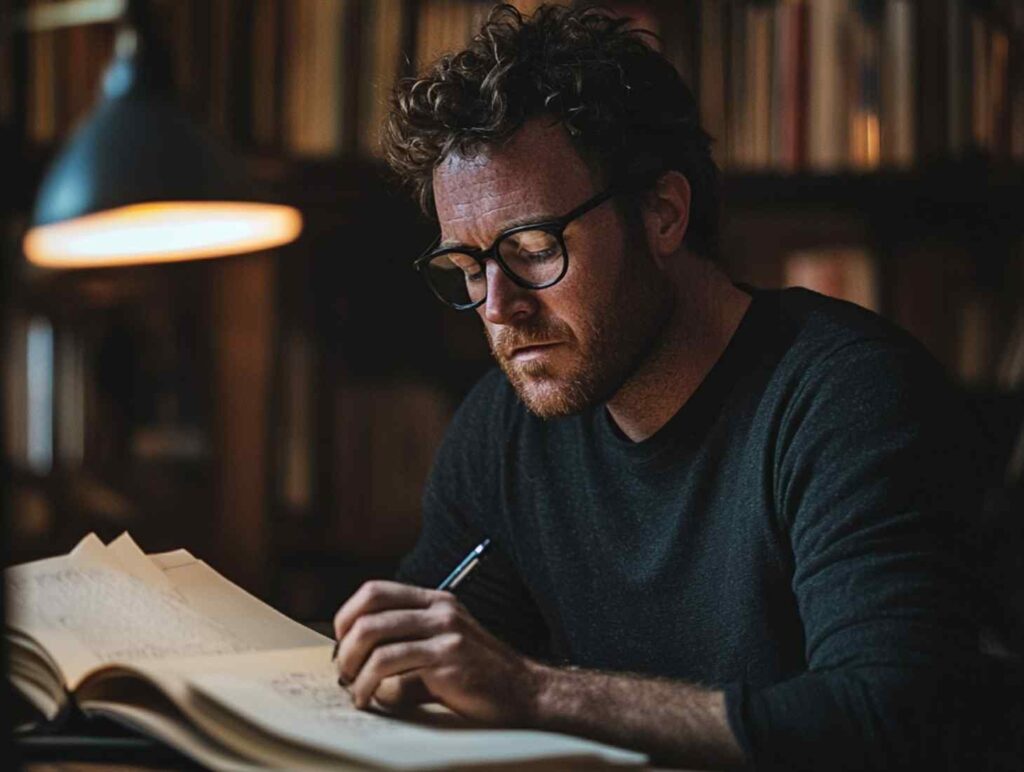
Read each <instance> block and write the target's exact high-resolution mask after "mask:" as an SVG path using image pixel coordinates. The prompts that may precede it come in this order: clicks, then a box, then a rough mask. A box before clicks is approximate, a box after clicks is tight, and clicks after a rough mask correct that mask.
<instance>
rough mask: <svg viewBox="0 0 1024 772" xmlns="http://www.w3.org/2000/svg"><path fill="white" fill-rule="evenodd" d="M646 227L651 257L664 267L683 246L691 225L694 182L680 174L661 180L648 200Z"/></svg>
mask: <svg viewBox="0 0 1024 772" xmlns="http://www.w3.org/2000/svg"><path fill="white" fill-rule="evenodd" d="M643 217H644V226H645V228H646V229H647V243H648V245H649V246H650V249H651V256H652V257H653V258H654V260H655V262H656V263H657V264H658V265H659V266H660V267H662V268H664V267H665V265H666V262H667V260H668V259H669V258H670V257H671V256H672V255H674V254H675V253H676V252H677V251H678V250H679V248H680V246H681V245H682V243H683V237H684V236H686V230H687V228H688V227H689V224H690V183H689V181H688V180H687V179H686V177H684V176H683V175H682V174H681V173H680V172H677V171H668V172H665V173H664V174H662V175H661V177H659V178H658V181H657V182H656V183H655V184H654V187H653V189H652V190H651V191H650V192H648V194H647V195H646V196H645V200H644V214H643Z"/></svg>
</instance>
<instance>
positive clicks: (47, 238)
mask: <svg viewBox="0 0 1024 772" xmlns="http://www.w3.org/2000/svg"><path fill="white" fill-rule="evenodd" d="M61 5H62V6H64V8H63V10H64V11H66V13H64V14H61V13H60V12H59V11H60V10H61V9H60V8H59V7H58V10H57V12H56V13H52V15H51V16H50V17H49V18H47V17H46V16H42V15H40V16H39V17H38V18H37V19H36V20H35V22H36V23H35V25H33V19H32V17H31V16H30V15H29V16H26V22H27V23H26V26H28V27H29V28H32V27H33V26H35V28H36V29H42V28H54V27H58V26H68V25H69V24H71V23H76V22H75V18H76V17H75V14H74V13H73V12H74V11H75V9H76V7H78V8H79V9H80V10H81V11H82V14H81V15H80V16H79V17H78V21H77V23H84V22H92V21H111V20H118V21H119V23H120V26H119V29H118V31H117V36H116V42H115V55H114V59H113V61H112V62H111V64H110V65H109V67H108V69H107V71H106V73H105V75H104V77H103V88H102V96H101V98H100V101H99V103H98V105H97V106H96V108H95V109H94V110H93V112H92V113H91V114H90V115H89V116H88V118H87V119H86V120H85V121H84V122H83V123H82V124H81V126H80V127H79V128H78V129H77V130H76V131H75V132H74V134H73V136H72V137H71V139H70V141H69V142H68V143H67V145H66V146H65V147H64V148H63V149H62V150H61V152H60V153H59V154H58V156H57V158H56V160H55V161H54V162H53V164H52V166H51V167H50V169H49V170H48V172H47V173H46V176H45V178H44V180H43V183H42V186H41V187H40V190H39V194H38V198H37V200H36V204H35V209H34V212H33V216H32V224H31V228H30V230H29V231H28V233H27V234H26V236H25V239H24V244H23V247H24V251H25V255H26V256H27V257H28V259H29V260H30V261H31V262H33V263H35V264H38V265H41V266H48V267H60V268H84V267H97V266H115V265H136V264H140V263H157V262H173V261H181V260H194V259H200V258H210V257H219V256H223V255H232V254H239V253H242V252H252V251H256V250H261V249H269V248H271V247H275V246H279V245H281V244H285V243H288V242H290V241H292V240H294V239H295V238H296V237H297V236H298V235H299V232H300V231H301V230H302V217H301V215H300V214H299V212H298V211H297V210H295V209H294V208H292V207H289V206H282V205H277V204H272V203H267V202H265V201H262V200H260V199H259V198H258V197H257V196H254V193H253V186H252V183H251V181H250V180H248V179H246V175H245V174H244V173H243V170H242V168H241V166H240V164H239V163H238V162H237V161H236V160H235V159H234V158H232V157H231V156H230V155H229V154H228V153H226V152H225V151H224V150H222V149H221V148H219V147H218V146H217V144H216V143H215V142H214V141H213V139H212V138H211V137H209V136H208V135H207V134H206V133H205V132H203V131H201V130H200V129H199V128H198V127H197V126H196V125H195V124H194V123H192V122H191V121H190V120H189V119H188V118H187V117H186V115H185V114H184V112H183V111H182V110H181V109H180V108H179V107H177V106H176V105H175V103H174V100H173V97H172V88H171V76H170V66H169V58H168V57H167V55H166V52H165V51H163V50H161V48H160V46H159V41H158V40H157V37H156V36H155V35H154V34H153V31H152V25H151V21H150V16H149V13H148V10H149V9H148V7H147V4H146V3H145V2H143V1H142V0H127V1H126V2H125V1H122V2H109V1H108V2H104V3H96V2H89V1H88V0H73V1H72V2H67V3H63V4H61ZM98 6H101V7H102V8H108V9H109V10H110V12H111V13H112V14H113V15H108V16H107V17H106V18H104V15H103V14H98V13H95V11H96V10H97V7H98ZM44 7H47V8H51V6H44ZM102 8H101V9H102ZM90 11H92V12H93V13H92V15H90V14H89V12H90Z"/></svg>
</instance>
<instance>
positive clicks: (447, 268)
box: [413, 186, 622, 311]
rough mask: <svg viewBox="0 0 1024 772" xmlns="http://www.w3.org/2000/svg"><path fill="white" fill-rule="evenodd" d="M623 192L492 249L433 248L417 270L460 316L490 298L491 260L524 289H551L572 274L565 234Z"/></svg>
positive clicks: (511, 233) (502, 239) (521, 230)
mask: <svg viewBox="0 0 1024 772" xmlns="http://www.w3.org/2000/svg"><path fill="white" fill-rule="evenodd" d="M621 190H622V189H621V188H620V187H619V186H612V187H610V188H607V189H606V190H603V191H601V192H600V193H598V194H597V195H596V196H594V197H592V198H588V199H587V200H586V201H584V202H583V203H582V204H580V205H579V206H578V207H576V208H575V209H573V210H572V211H571V212H569V213H568V214H566V215H564V216H563V217H559V218H558V219H555V220H545V221H544V222H537V223H530V224H528V225H517V226H516V227H514V228H509V229H508V230H506V231H502V232H501V233H500V234H499V235H498V238H496V239H495V240H494V243H493V244H491V246H490V247H488V248H487V249H473V248H472V247H463V246H456V247H442V248H441V249H433V248H432V249H430V250H428V251H427V252H426V253H424V254H423V255H421V256H420V257H418V258H416V261H415V262H414V263H413V267H414V268H415V269H416V270H417V271H419V272H420V273H421V274H423V278H425V279H426V280H427V285H428V286H429V287H430V289H431V290H432V291H433V293H434V294H435V295H436V296H437V297H438V299H439V300H440V301H441V302H442V303H445V304H446V305H449V306H451V307H452V308H454V309H456V310H458V311H468V310H469V309H471V308H476V307H477V306H479V305H480V304H481V303H483V302H484V301H485V300H486V299H487V269H486V267H485V261H487V260H488V259H493V260H494V262H496V263H497V264H498V265H499V266H500V267H501V270H502V271H503V272H504V273H505V275H506V276H508V278H509V279H511V280H512V281H513V282H515V283H516V284H517V285H519V286H520V287H524V288H526V289H533V290H539V289H545V288H546V287H550V286H552V285H553V284H557V283H558V282H559V281H560V280H561V279H562V277H563V276H565V273H566V271H568V270H569V252H568V250H567V249H566V248H565V238H564V235H563V234H564V233H565V228H566V226H567V225H568V224H569V223H571V222H572V221H573V220H575V219H577V218H579V217H582V216H583V215H585V214H586V213H587V212H589V211H590V210H591V209H595V208H597V207H598V206H600V205H601V204H603V203H604V202H605V201H607V200H608V199H610V198H612V197H613V196H615V195H617V194H618V193H620V192H621Z"/></svg>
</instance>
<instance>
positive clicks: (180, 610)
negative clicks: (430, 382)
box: [5, 534, 646, 770]
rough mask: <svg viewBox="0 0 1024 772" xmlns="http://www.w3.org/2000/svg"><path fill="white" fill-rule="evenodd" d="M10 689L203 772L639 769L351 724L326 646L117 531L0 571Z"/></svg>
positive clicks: (611, 756)
mask: <svg viewBox="0 0 1024 772" xmlns="http://www.w3.org/2000/svg"><path fill="white" fill-rule="evenodd" d="M5 578H6V582H7V588H8V589H7V591H8V596H7V602H8V619H7V631H6V635H7V638H8V644H9V648H10V672H9V678H10V680H11V681H12V683H13V684H14V686H15V687H16V688H17V689H18V690H19V691H20V692H21V693H22V694H24V695H25V697H26V698H27V699H28V700H29V701H30V702H31V703H32V704H33V705H34V706H35V707H36V708H38V709H39V711H40V713H41V715H42V716H43V717H45V719H46V720H48V721H59V720H60V719H61V716H62V715H63V714H65V713H66V711H67V710H68V709H69V706H70V705H71V700H72V699H73V700H74V702H75V703H77V705H78V707H79V708H80V709H81V710H82V711H83V712H84V713H85V714H86V715H101V716H105V717H108V718H112V719H114V720H116V721H118V722H120V723H123V724H126V725H128V726H130V727H133V728H134V729H136V730H138V731H140V732H142V733H144V734H147V735H150V736H152V737H155V738H157V739H158V740H161V741H163V742H165V743H167V744H168V745H171V746H173V747H174V748H177V749H178V750H180V751H181V752H183V753H185V754H186V755H188V756H190V757H192V758H193V759H195V760H196V761H197V762H199V763H200V764H202V765H204V766H207V767H210V768H214V769H230V770H234V769H263V768H267V767H270V768H284V769H294V770H303V769H314V768H315V769H323V768H326V767H331V768H334V769H339V768H340V769H360V768H364V767H374V768H382V767H383V768H392V769H431V768H439V767H445V768H449V767H452V766H472V767H501V766H505V765H515V766H516V767H517V768H518V767H521V766H532V765H534V764H536V765H539V766H554V767H556V768H562V767H565V766H567V765H569V764H573V763H579V764H583V765H586V766H588V767H589V766H594V765H598V764H633V765H635V764H642V763H644V762H646V757H644V756H643V755H641V754H638V753H634V752H631V751H625V750H621V749H618V748H613V747H610V746H607V745H602V744H600V743H596V742H592V741H590V740H585V739H581V738H576V737H569V736H566V735H560V734H555V733H549V732H538V731H530V730H504V729H493V728H486V727H480V726H474V725H472V724H470V723H468V722H466V721H464V720H462V719H460V718H459V717H458V716H456V715H454V714H453V713H451V712H449V711H446V710H444V709H441V708H440V707H439V706H433V707H434V708H436V709H430V708H428V709H424V710H422V711H420V712H419V713H417V714H415V715H414V716H413V717H409V718H407V717H404V716H403V718H402V719H398V718H395V717H391V716H387V715H384V714H382V713H376V712H369V711H360V710H357V709H355V708H354V707H353V706H352V702H351V700H350V699H349V697H348V694H347V693H346V692H345V691H344V690H343V689H342V688H341V687H340V686H338V684H337V676H336V674H335V671H334V665H333V664H332V663H331V661H330V659H331V649H332V641H331V640H329V639H328V638H325V637H324V636H322V635H319V634H318V633H315V632H313V631H312V630H310V629H308V628H306V627H304V626H302V625H300V624H298V623H297V622H294V621H292V620H291V619H288V618H287V617H286V616H284V615H283V614H280V613H278V612H277V611H275V610H274V609H272V608H271V607H269V606H267V605H266V604H264V603H263V602H261V601H259V600H257V599H256V598H254V597H253V596H251V595H249V594H248V593H246V592H244V591H243V590H242V589H241V588H239V587H237V586H236V585H234V584H232V583H231V582H229V581H228V580H226V579H225V578H224V577H222V576H220V575H219V574H218V573H217V572H216V571H214V570H213V569H211V568H210V567H209V566H208V565H206V564H205V563H204V562H202V561H201V560H197V559H195V558H194V557H193V556H192V555H191V554H189V553H188V552H186V551H185V550H177V551H175V552H168V553H163V554H159V555H152V556H150V555H146V554H145V553H143V552H142V551H141V550H140V549H139V548H138V546H136V544H135V543H134V542H133V541H132V539H131V538H130V537H129V536H128V535H127V534H124V535H122V536H121V537H120V538H118V539H116V540H115V541H113V542H111V543H110V544H109V545H104V544H103V543H102V542H101V541H100V540H99V539H98V538H97V537H96V536H95V535H90V536H88V537H86V538H85V539H83V540H82V541H81V542H80V543H79V545H78V546H77V547H76V548H75V549H74V550H73V551H72V552H71V553H69V554H68V555H64V556H61V557H56V558H50V559H47V560H40V561H36V562H34V563H27V564H24V565H20V566H14V567H12V568H8V569H6V571H5Z"/></svg>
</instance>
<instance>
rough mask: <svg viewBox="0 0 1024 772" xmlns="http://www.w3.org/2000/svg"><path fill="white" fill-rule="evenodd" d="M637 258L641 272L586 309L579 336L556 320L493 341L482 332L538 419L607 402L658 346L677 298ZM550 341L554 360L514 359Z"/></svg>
mask: <svg viewBox="0 0 1024 772" xmlns="http://www.w3.org/2000/svg"><path fill="white" fill-rule="evenodd" d="M637 257H638V258H639V259H640V260H643V259H644V258H647V261H646V264H645V269H646V270H641V271H636V270H635V269H624V270H623V271H622V273H621V275H620V276H619V277H618V278H619V281H617V282H615V283H614V284H613V285H612V289H611V291H610V293H609V297H607V298H598V299H594V300H593V302H590V303H588V306H587V308H586V309H585V311H586V313H585V315H584V316H583V317H582V318H581V319H580V321H579V322H578V323H577V329H578V334H577V333H576V332H574V331H573V328H572V327H570V326H569V325H568V324H566V323H565V322H564V321H562V320H560V319H546V318H541V317H538V318H536V319H532V320H530V321H528V322H526V323H524V324H522V325H518V326H511V325H508V326H504V327H501V328H500V329H499V330H498V331H497V332H496V333H495V334H492V333H491V331H490V330H489V329H487V328H485V331H486V333H487V342H488V345H489V346H490V349H491V354H492V355H493V356H494V358H495V360H496V361H497V363H498V365H499V366H500V367H501V369H502V371H503V372H504V373H505V376H506V377H507V378H508V380H509V383H511V384H512V387H513V388H514V389H515V391H516V393H517V394H518V395H519V399H520V400H521V401H522V402H523V404H524V405H525V406H526V408H527V409H528V410H529V411H530V412H531V413H533V414H534V415H536V416H537V417H539V418H544V419H550V418H560V417H563V416H568V415H574V414H576V413H581V412H583V411H585V410H588V409H590V408H592V407H594V406H596V405H598V404H601V403H604V402H607V401H608V400H610V399H611V398H612V397H613V396H614V395H615V393H616V392H618V391H619V389H621V388H622V386H623V385H624V384H625V383H626V382H627V381H628V380H629V379H630V377H631V376H632V375H633V374H634V373H635V372H636V371H637V369H638V368H639V367H640V366H641V365H642V364H643V362H644V361H645V360H646V359H647V358H648V357H649V356H650V354H651V352H652V351H653V350H654V349H655V347H656V346H657V345H658V343H659V342H660V340H661V337H662V333H663V331H664V329H665V327H666V325H667V324H668V321H669V319H670V318H671V316H672V313H673V311H674V309H675V295H674V294H673V292H672V290H671V289H670V288H669V285H668V282H667V281H666V280H665V279H664V277H662V276H661V275H660V274H658V273H657V272H656V271H655V270H654V269H653V262H652V261H650V258H649V257H648V256H646V255H638V256H637ZM625 262H629V261H625ZM551 341H560V342H563V345H562V346H559V347H557V348H556V349H555V351H554V352H552V353H553V356H551V357H548V358H538V359H531V360H526V361H522V362H520V361H516V360H515V359H514V358H513V357H512V352H513V351H514V350H515V349H518V348H520V347H523V346H529V345H534V344H540V343H548V342H551Z"/></svg>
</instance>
